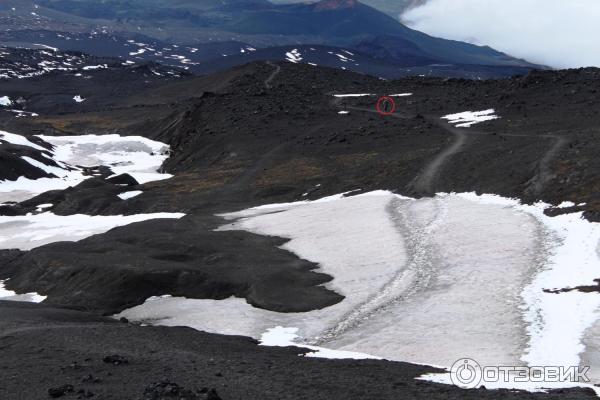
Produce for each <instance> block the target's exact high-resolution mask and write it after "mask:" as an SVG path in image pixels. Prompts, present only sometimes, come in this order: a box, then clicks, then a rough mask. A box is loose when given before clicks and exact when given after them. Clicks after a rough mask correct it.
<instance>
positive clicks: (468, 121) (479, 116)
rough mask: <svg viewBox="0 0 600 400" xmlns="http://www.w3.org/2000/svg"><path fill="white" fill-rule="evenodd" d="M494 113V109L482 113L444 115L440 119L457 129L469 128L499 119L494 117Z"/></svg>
mask: <svg viewBox="0 0 600 400" xmlns="http://www.w3.org/2000/svg"><path fill="white" fill-rule="evenodd" d="M495 112H496V111H495V110H494V109H489V110H484V111H465V112H461V113H457V114H449V115H446V116H444V117H442V119H447V120H448V122H449V123H451V124H455V125H456V126H457V127H458V128H469V127H471V126H473V125H475V124H479V123H481V122H484V121H491V120H494V119H499V118H500V117H499V116H497V115H494V113H495Z"/></svg>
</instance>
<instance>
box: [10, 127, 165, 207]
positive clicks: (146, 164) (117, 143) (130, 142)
mask: <svg viewBox="0 0 600 400" xmlns="http://www.w3.org/2000/svg"><path fill="white" fill-rule="evenodd" d="M38 137H39V138H41V139H42V140H43V141H45V142H46V143H49V144H51V145H52V149H51V150H48V149H45V148H44V147H42V146H40V145H38V144H35V143H33V142H31V141H30V140H28V139H27V138H26V137H24V136H21V135H15V134H12V133H8V132H4V131H0V140H2V141H7V142H10V143H13V144H17V145H22V146H28V147H30V148H32V149H35V150H39V151H42V152H43V153H42V154H43V155H44V156H45V157H46V158H48V159H49V160H52V161H53V162H54V163H55V164H57V166H54V165H50V163H48V164H45V163H43V162H40V161H38V160H35V159H33V158H31V157H27V156H24V157H22V158H23V160H25V161H27V162H28V163H30V164H31V165H33V166H34V167H36V168H39V169H41V170H43V171H46V172H48V173H51V174H53V175H54V176H56V178H40V179H28V178H25V177H19V178H18V179H17V180H16V181H8V180H7V181H0V202H5V201H23V200H26V199H28V198H31V197H34V196H35V195H37V194H40V193H43V192H46V191H48V190H58V189H66V188H68V187H71V186H75V185H77V184H79V183H81V182H82V181H83V180H85V179H87V178H88V177H89V176H86V175H84V174H83V171H82V167H87V168H91V167H98V166H108V167H110V168H111V169H112V171H113V172H114V173H115V175H120V174H123V173H128V174H130V175H131V176H133V177H134V178H135V179H136V180H137V181H138V182H139V183H146V182H150V181H153V180H162V179H168V178H170V177H171V176H172V175H169V174H162V173H159V172H157V171H158V170H159V168H160V167H161V165H162V163H163V162H164V161H165V160H166V159H167V158H168V157H169V146H168V145H166V144H164V143H160V142H156V141H153V140H150V139H146V138H144V137H141V136H125V137H123V136H119V135H101V136H97V135H82V136H43V135H42V136H38ZM0 146H1V144H0Z"/></svg>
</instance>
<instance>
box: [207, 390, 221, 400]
mask: <svg viewBox="0 0 600 400" xmlns="http://www.w3.org/2000/svg"><path fill="white" fill-rule="evenodd" d="M206 400H221V396H219V395H218V394H217V391H216V390H215V389H210V390H209V391H208V393H206Z"/></svg>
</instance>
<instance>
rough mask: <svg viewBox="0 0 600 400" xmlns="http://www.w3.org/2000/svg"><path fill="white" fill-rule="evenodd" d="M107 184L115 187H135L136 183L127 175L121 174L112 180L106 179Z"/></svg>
mask: <svg viewBox="0 0 600 400" xmlns="http://www.w3.org/2000/svg"><path fill="white" fill-rule="evenodd" d="M106 181H107V182H110V183H114V184H115V185H127V186H136V185H137V184H138V181H136V180H135V178H134V177H133V176H131V175H129V174H121V175H117V176H113V177H112V178H108V179H107V180H106Z"/></svg>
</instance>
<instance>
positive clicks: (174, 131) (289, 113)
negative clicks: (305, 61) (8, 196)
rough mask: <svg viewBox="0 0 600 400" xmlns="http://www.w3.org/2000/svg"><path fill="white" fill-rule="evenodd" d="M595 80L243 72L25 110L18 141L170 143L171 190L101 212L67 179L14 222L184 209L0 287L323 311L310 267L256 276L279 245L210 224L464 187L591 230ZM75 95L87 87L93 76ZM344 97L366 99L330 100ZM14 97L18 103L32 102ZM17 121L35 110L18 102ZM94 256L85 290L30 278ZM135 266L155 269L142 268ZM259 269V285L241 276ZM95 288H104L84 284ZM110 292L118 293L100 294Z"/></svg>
mask: <svg viewBox="0 0 600 400" xmlns="http://www.w3.org/2000/svg"><path fill="white" fill-rule="evenodd" d="M97 73H98V74H100V73H102V71H98V72H97ZM57 76H59V75H53V76H49V77H47V78H37V79H38V80H37V81H36V80H27V81H24V82H27V85H32V86H31V88H35V87H38V88H40V90H39V92H37V94H36V95H35V96H36V98H37V99H38V102H40V104H42V103H43V101H42V100H43V98H44V96H45V93H44V90H47V89H44V87H45V86H44V85H42V84H41V82H46V83H47V82H48V79H58V78H57ZM60 76H61V78H60V79H61V80H63V85H65V87H68V85H70V84H71V83H69V82H71V81H70V79H72V80H73V81H72V82H79V81H78V79H80V78H76V77H68V76H63V75H60ZM599 76H600V74H599V72H598V70H594V69H587V70H572V71H561V72H535V73H532V74H530V75H528V76H526V77H523V78H515V79H511V80H504V81H484V82H472V81H463V80H436V79H421V78H412V79H405V80H400V81H391V82H387V81H381V80H378V79H375V78H372V77H368V76H363V75H357V74H353V73H350V72H344V71H339V70H332V69H327V68H317V67H311V66H304V65H294V64H290V63H283V64H280V65H275V64H268V63H255V64H249V65H246V66H242V67H238V68H235V69H233V70H230V71H227V72H222V73H219V74H216V75H213V76H209V77H201V78H190V77H188V78H185V77H184V78H180V79H178V80H177V81H176V82H171V83H169V82H164V83H162V84H157V85H155V86H154V87H151V88H148V89H146V90H144V91H142V92H141V93H139V94H136V95H133V96H126V97H114V98H111V97H109V96H105V95H103V94H102V93H110V90H111V87H112V88H116V87H117V86H123V85H127V84H126V83H125V82H124V81H117V82H115V83H113V84H112V85H111V83H110V82H106V81H104V80H103V81H101V82H102V84H103V87H104V89H103V91H101V92H99V93H100V94H99V95H98V96H99V97H101V99H102V101H103V104H104V108H103V109H102V110H99V111H91V110H89V109H88V110H85V111H83V112H62V113H60V114H59V113H52V110H50V109H47V108H46V109H42V108H40V110H43V112H42V111H40V116H39V117H35V118H14V117H12V116H10V115H8V116H6V118H4V119H2V123H3V124H4V125H5V128H4V129H5V130H7V131H11V132H17V133H23V134H27V133H29V132H37V133H49V134H51V135H73V134H79V133H81V132H86V133H96V134H104V133H107V132H110V133H118V134H121V135H126V136H131V135H136V134H142V135H144V136H147V137H148V138H150V139H153V140H157V141H159V142H163V143H166V144H168V145H170V147H171V156H170V158H168V159H167V161H166V162H165V164H164V165H163V170H164V171H165V172H168V173H170V174H173V175H174V177H173V178H171V179H169V180H163V181H157V182H150V183H147V184H143V185H136V186H132V187H130V188H128V190H139V191H141V192H142V194H140V195H138V196H136V197H134V198H131V199H128V200H125V201H122V200H120V199H115V189H114V188H112V187H111V186H110V185H108V186H107V185H106V184H91V182H92V181H90V182H86V183H84V184H82V185H85V187H83V186H82V187H81V188H77V187H76V188H72V189H67V190H64V191H57V192H49V193H46V194H43V195H41V197H39V198H34V199H31V200H28V201H27V202H25V203H22V204H21V205H19V207H20V208H21V210H20V211H18V208H13V211H14V210H17V213H23V214H25V213H27V212H31V211H35V209H36V207H37V206H38V205H39V204H52V205H53V206H52V208H50V209H48V210H47V211H51V212H54V213H56V214H59V215H70V214H75V213H84V214H91V215H96V214H102V215H120V214H124V215H131V214H137V213H152V212H183V213H186V214H188V216H187V217H186V218H183V219H182V220H181V221H165V222H152V223H150V222H146V223H143V224H136V225H131V226H128V227H123V228H121V229H116V230H113V231H110V232H108V233H106V234H104V235H101V236H95V237H91V238H88V239H86V240H84V241H82V242H79V243H57V244H53V245H50V246H47V247H41V248H38V249H34V250H33V251H31V252H25V253H17V254H11V255H10V257H9V258H10V261H7V262H5V263H4V267H3V269H2V271H3V272H2V275H0V277H2V278H3V279H6V278H12V279H11V280H10V281H9V282H7V285H8V287H9V288H10V289H12V290H17V291H19V292H39V293H42V294H45V295H46V294H47V295H48V296H49V297H48V300H46V301H47V302H49V303H55V304H68V305H77V306H80V307H84V308H89V309H94V310H97V311H100V312H117V311H119V310H122V309H125V308H127V307H131V306H132V305H135V304H140V303H141V302H143V301H144V300H145V299H146V298H147V297H149V296H152V295H161V294H164V293H165V292H167V291H171V292H173V294H178V295H181V296H188V297H195V298H224V297H228V296H231V295H236V296H238V297H245V298H246V299H248V300H249V301H250V302H251V303H252V304H253V305H255V306H258V307H261V308H266V309H273V310H278V311H285V310H297V311H299V310H309V309H314V308H321V307H323V306H326V305H330V304H333V303H335V302H337V301H338V300H339V296H338V295H336V294H335V293H333V292H331V291H329V290H326V289H324V288H323V287H322V286H318V287H317V286H315V285H319V284H322V283H323V282H325V281H327V280H328V279H329V278H328V277H327V276H323V275H322V274H318V273H315V272H311V270H312V269H314V268H315V266H314V265H311V264H310V263H305V262H299V261H297V260H294V257H292V258H289V257H288V256H287V255H286V254H284V253H281V252H279V250H277V251H272V252H271V251H269V252H267V253H265V252H264V250H263V251H261V252H260V254H262V255H264V254H270V255H269V256H268V259H269V260H271V261H270V263H271V264H272V265H277V266H278V267H277V268H267V267H264V266H263V267H261V266H260V265H261V263H263V262H264V259H261V258H260V257H262V256H260V257H259V256H258V255H257V256H256V258H255V256H253V255H251V254H255V253H254V252H255V249H256V248H257V246H258V247H260V248H270V247H271V246H274V245H275V246H276V245H277V243H281V242H279V241H277V240H275V241H272V240H267V239H264V238H261V237H259V236H255V235H251V234H243V233H239V232H238V233H228V234H224V233H222V232H214V231H213V230H214V229H215V228H217V227H218V226H219V220H218V219H216V217H214V216H213V215H214V214H216V213H220V212H228V211H231V210H235V209H242V208H247V207H249V206H254V205H260V204H265V203H275V202H288V201H294V200H306V199H315V198H320V197H324V196H328V195H332V194H336V193H341V192H349V191H370V190H377V189H387V190H392V191H394V192H396V193H400V194H408V195H413V196H424V195H431V194H433V193H435V192H440V191H444V192H451V191H457V192H465V191H477V192H480V193H495V194H500V195H503V196H507V197H517V198H521V199H523V200H524V201H530V202H533V201H537V200H544V201H546V202H549V203H552V204H554V205H559V204H560V203H562V202H563V201H571V202H572V203H573V204H572V205H571V206H570V207H568V208H556V209H551V210H550V211H549V212H557V213H561V212H571V211H585V215H586V216H587V217H588V218H589V219H598V211H599V210H600V203H599V202H598V194H597V193H598V191H597V190H596V188H597V187H598V182H597V176H598V173H597V171H598V162H597V157H595V154H596V150H597V146H598V131H597V125H598V117H597V114H596V113H595V112H594V111H593V110H594V109H595V107H597V106H598V103H599V102H600V96H599V95H598V92H597V89H596V88H597V87H598V77H599ZM131 81H132V82H131V83H130V84H131V85H134V84H135V80H134V79H132V80H131ZM88 82H89V83H90V85H94V82H95V79H89V80H88ZM2 85H3V84H2ZM2 85H0V90H2V89H1V88H2ZM31 88H29V89H28V90H29V91H31V90H33V89H31ZM13 90H16V89H13ZM90 93H91V92H90ZM357 93H368V94H372V95H370V96H362V97H335V96H334V95H336V94H338V95H339V94H357ZM409 93H412V94H411V95H406V96H397V97H394V98H395V99H396V103H397V111H396V113H395V114H394V115H393V116H391V117H382V116H380V115H378V114H377V112H376V111H375V108H374V105H375V102H376V100H377V96H379V95H393V94H409ZM18 94H19V93H18V92H13V95H18ZM23 96H24V97H25V99H26V100H27V96H32V95H31V94H28V93H26V92H24V93H23ZM91 101H94V95H93V94H92V95H91V96H90V102H91ZM73 107H77V106H76V105H73ZM492 108H493V109H494V110H495V113H496V115H497V116H498V118H497V119H494V120H490V121H487V122H483V123H481V124H477V125H473V126H471V127H468V128H466V127H462V128H461V127H457V126H453V125H451V124H450V123H449V122H448V121H447V120H444V119H441V117H443V116H445V115H448V114H454V113H459V112H463V111H467V110H471V111H479V110H487V109H492ZM30 110H31V111H33V112H35V111H37V110H36V108H35V107H33V106H32V107H31V108H30ZM340 111H346V112H347V113H340ZM355 193H358V192H355ZM91 199H93V201H90V200H91ZM144 224H146V225H144ZM149 226H153V229H147V227H149ZM181 238H186V239H185V240H183V241H182V240H181ZM229 240H233V241H235V242H237V241H240V243H241V245H242V244H243V245H242V248H243V246H245V245H246V244H248V246H249V247H248V253H247V255H246V256H244V257H245V259H246V260H247V262H244V263H242V264H240V262H239V257H240V254H241V253H240V247H235V246H231V245H230V244H228V243H229V242H228V241H229ZM188 241H189V243H188ZM107 243H110V246H109V247H107ZM159 243H160V245H158V244H159ZM263 246H264V247H263ZM98 254H102V255H103V257H109V258H110V259H113V260H114V262H113V263H110V266H109V267H107V266H106V265H105V264H104V263H103V265H99V264H98V265H97V266H96V267H94V268H97V272H96V273H94V274H92V276H95V278H92V279H88V278H85V277H83V276H82V277H80V278H78V279H57V278H52V279H42V277H43V276H45V274H46V273H47V272H48V270H49V268H51V265H52V264H53V263H54V262H57V260H60V261H59V262H60V263H61V265H63V268H61V269H60V270H55V271H54V274H57V276H61V275H64V277H65V278H66V277H67V276H71V274H73V273H75V274H77V271H80V270H81V269H82V268H83V265H85V266H86V267H87V268H92V266H93V265H95V264H96V263H97V262H99V261H98V260H100V259H102V257H97V255H98ZM87 255H89V256H87ZM138 257H143V258H144V260H145V263H144V265H143V267H142V266H139V267H137V268H141V269H139V270H138V269H137V268H133V269H132V268H131V265H132V262H131V261H132V260H133V259H134V258H135V259H138ZM95 260H96V261H95ZM175 260H176V261H177V262H173V261H175ZM284 260H286V261H285V262H284ZM285 263H288V264H287V265H289V266H292V268H293V270H294V271H295V272H294V277H293V279H292V278H289V277H288V278H286V279H284V276H285V274H283V270H285V269H286V268H289V267H284V266H283V265H284V264H285ZM24 265H34V266H35V267H33V268H24V267H23V266H24ZM215 265H218V266H219V268H214V266H215ZM241 266H243V268H242V267H241ZM240 268H241V269H240ZM281 268H283V269H281ZM150 270H152V271H154V272H153V273H152V274H147V273H145V272H147V271H150ZM261 270H264V275H263V273H260V274H257V273H256V271H261ZM113 274H114V275H113ZM190 274H191V275H190ZM186 276H193V277H195V278H193V279H188V278H184V277H186ZM110 277H112V278H110ZM117 277H118V279H113V278H117ZM97 279H99V280H101V281H102V282H103V283H102V284H96V283H97ZM141 281H143V282H145V283H144V284H141V283H140V282H141ZM182 282H187V283H186V284H182ZM84 288H85V290H83V289H84ZM128 288H136V289H135V290H129V289H128ZM167 289H168V290H167ZM286 290H287V291H288V292H287V293H288V294H287V295H286V294H285V293H286ZM111 291H114V293H115V294H118V295H115V296H105V295H104V294H106V293H109V292H111ZM74 293H85V296H83V297H81V296H79V295H77V296H75V295H74ZM296 294H297V295H296ZM292 300H293V301H292Z"/></svg>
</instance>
